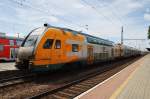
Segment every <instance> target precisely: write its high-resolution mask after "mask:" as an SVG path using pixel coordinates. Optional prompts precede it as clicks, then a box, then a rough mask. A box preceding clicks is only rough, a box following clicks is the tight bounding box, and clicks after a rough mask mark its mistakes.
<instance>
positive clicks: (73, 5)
mask: <svg viewBox="0 0 150 99" xmlns="http://www.w3.org/2000/svg"><path fill="white" fill-rule="evenodd" d="M13 1H19V0H13ZM84 1H86V2H88V3H89V4H91V6H94V7H95V8H96V10H97V11H96V10H94V9H93V8H91V6H89V5H87V4H86V3H84V2H82V0H67V1H66V0H59V2H58V1H57V0H40V1H38V2H37V0H23V5H22V6H21V5H18V4H16V3H15V2H12V1H11V0H5V1H4V2H0V5H3V6H1V9H0V12H1V13H3V14H1V15H0V17H1V19H0V21H1V23H0V27H1V31H2V32H3V31H7V32H12V34H13V32H19V33H22V34H23V33H24V35H26V34H27V33H28V32H29V31H30V30H32V29H34V28H35V27H39V26H42V25H43V23H45V22H47V23H50V24H51V25H56V26H62V27H68V28H71V29H75V30H82V31H83V32H86V33H88V34H92V35H95V36H98V37H102V38H109V39H110V40H114V41H119V40H120V31H121V26H122V25H123V26H124V28H125V35H126V37H131V38H133V37H135V38H136V37H137V38H144V37H145V34H142V35H144V36H139V35H135V34H136V33H139V34H140V33H145V30H146V28H147V27H144V26H145V24H148V23H146V22H145V20H147V21H150V14H149V12H150V11H149V4H150V1H149V0H142V1H139V0H138V1H137V0H84ZM26 5H30V6H31V7H28V6H26ZM4 10H5V12H4ZM144 11H146V12H144ZM143 17H144V18H143ZM9 23H10V24H9ZM14 24H15V30H13V29H11V28H6V26H7V27H12V25H14ZM86 24H87V25H88V28H89V30H88V31H87V30H86V29H85V25H86ZM3 25H5V27H4V28H3Z"/></svg>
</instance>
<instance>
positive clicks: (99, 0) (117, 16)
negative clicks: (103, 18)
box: [97, 0, 124, 25]
mask: <svg viewBox="0 0 150 99" xmlns="http://www.w3.org/2000/svg"><path fill="white" fill-rule="evenodd" d="M97 1H98V2H99V3H98V4H99V5H101V6H104V4H103V3H102V1H104V0H97ZM107 7H109V8H110V11H111V13H112V14H113V16H115V18H116V19H117V20H118V21H119V22H120V23H121V24H122V25H123V24H124V22H123V21H122V18H120V16H119V15H118V14H117V13H116V11H114V10H113V9H111V7H112V8H114V9H116V8H115V7H114V6H113V5H111V4H110V5H108V6H107Z"/></svg>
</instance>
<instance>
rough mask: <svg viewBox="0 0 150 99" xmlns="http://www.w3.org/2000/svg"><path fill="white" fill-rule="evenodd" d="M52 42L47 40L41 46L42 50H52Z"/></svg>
mask: <svg viewBox="0 0 150 99" xmlns="http://www.w3.org/2000/svg"><path fill="white" fill-rule="evenodd" d="M53 42H54V40H53V39H47V40H46V42H45V43H44V45H43V48H44V49H50V48H52V46H53Z"/></svg>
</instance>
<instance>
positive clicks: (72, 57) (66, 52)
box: [16, 28, 87, 71]
mask: <svg viewBox="0 0 150 99" xmlns="http://www.w3.org/2000/svg"><path fill="white" fill-rule="evenodd" d="M35 31H36V33H37V34H39V36H38V38H36V39H35V38H34V40H33V43H34V44H29V45H32V46H26V45H28V44H26V43H27V42H30V39H29V38H31V37H30V36H34V35H37V34H36V33H35V32H34V33H33V34H32V33H31V34H30V35H29V36H28V37H27V38H26V40H25V42H24V44H23V45H22V47H21V48H20V49H19V53H18V58H17V61H16V64H17V65H18V66H19V65H20V66H21V65H24V64H26V66H24V67H26V69H27V68H29V69H31V70H35V71H45V70H56V69H60V68H62V66H63V65H64V64H66V63H73V62H79V61H81V59H85V58H86V55H85V53H87V52H86V45H84V41H85V37H84V36H82V35H80V34H73V33H71V32H67V31H63V30H61V29H56V28H46V29H43V30H35ZM39 31H40V32H43V33H38V32H39ZM31 39H32V38H31ZM31 41H32V40H31ZM30 43H31V42H30ZM27 53H28V54H27ZM81 55H82V56H81ZM24 62H26V63H24Z"/></svg>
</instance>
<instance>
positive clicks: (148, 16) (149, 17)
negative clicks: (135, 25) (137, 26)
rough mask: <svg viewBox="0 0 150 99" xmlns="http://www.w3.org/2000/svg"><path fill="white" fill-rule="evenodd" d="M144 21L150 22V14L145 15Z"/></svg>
mask: <svg viewBox="0 0 150 99" xmlns="http://www.w3.org/2000/svg"><path fill="white" fill-rule="evenodd" d="M144 19H145V20H147V21H150V13H145V14H144Z"/></svg>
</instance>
